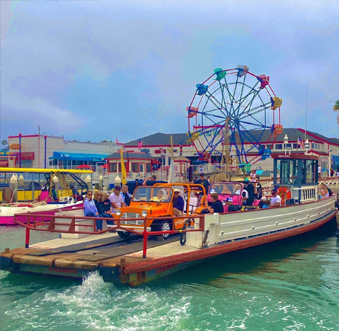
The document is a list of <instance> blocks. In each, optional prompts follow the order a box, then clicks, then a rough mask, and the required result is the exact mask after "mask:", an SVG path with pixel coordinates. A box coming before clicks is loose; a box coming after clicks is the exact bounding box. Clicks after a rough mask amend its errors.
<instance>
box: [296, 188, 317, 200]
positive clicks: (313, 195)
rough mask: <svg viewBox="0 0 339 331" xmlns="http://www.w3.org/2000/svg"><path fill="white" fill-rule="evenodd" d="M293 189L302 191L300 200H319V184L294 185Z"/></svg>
mask: <svg viewBox="0 0 339 331" xmlns="http://www.w3.org/2000/svg"><path fill="white" fill-rule="evenodd" d="M292 190H293V191H300V193H301V199H300V202H310V201H317V200H318V186H316V185H314V186H305V187H293V189H292Z"/></svg>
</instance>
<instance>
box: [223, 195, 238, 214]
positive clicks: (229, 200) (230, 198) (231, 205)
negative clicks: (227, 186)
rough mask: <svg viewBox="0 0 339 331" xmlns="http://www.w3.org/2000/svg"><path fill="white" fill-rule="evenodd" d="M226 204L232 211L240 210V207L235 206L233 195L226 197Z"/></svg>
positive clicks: (229, 210)
mask: <svg viewBox="0 0 339 331" xmlns="http://www.w3.org/2000/svg"><path fill="white" fill-rule="evenodd" d="M226 205H227V206H228V212H229V213H232V212H233V211H238V210H239V209H238V207H237V206H234V204H233V199H232V197H228V198H227V199H226Z"/></svg>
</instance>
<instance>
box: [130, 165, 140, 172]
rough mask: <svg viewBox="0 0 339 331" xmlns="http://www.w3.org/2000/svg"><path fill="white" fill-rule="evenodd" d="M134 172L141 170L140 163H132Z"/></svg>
mask: <svg viewBox="0 0 339 331" xmlns="http://www.w3.org/2000/svg"><path fill="white" fill-rule="evenodd" d="M132 172H139V163H132Z"/></svg>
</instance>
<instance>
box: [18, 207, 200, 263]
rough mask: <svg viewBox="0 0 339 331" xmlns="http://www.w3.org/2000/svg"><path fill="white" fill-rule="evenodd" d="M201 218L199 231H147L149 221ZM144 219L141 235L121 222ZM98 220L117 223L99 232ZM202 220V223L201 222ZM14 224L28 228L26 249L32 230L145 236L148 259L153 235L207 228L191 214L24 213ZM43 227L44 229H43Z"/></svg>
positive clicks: (195, 215)
mask: <svg viewBox="0 0 339 331" xmlns="http://www.w3.org/2000/svg"><path fill="white" fill-rule="evenodd" d="M17 216H20V217H23V216H26V217H27V223H22V222H20V221H19V220H17ZM31 217H33V222H32V223H31V222H30V218H31ZM37 217H39V218H41V217H42V220H41V221H37V220H36V218H37ZM45 217H50V218H51V220H50V221H47V222H44V218H45ZM56 218H58V219H60V218H61V219H62V218H63V219H70V220H71V223H61V222H56V220H55V219H56ZM195 218H199V219H200V222H199V229H187V230H168V231H148V230H147V220H174V219H195ZM77 219H78V220H84V219H85V220H92V221H93V225H92V224H81V223H76V220H77ZM140 219H142V220H143V221H144V224H143V227H141V226H140V230H141V229H143V232H142V234H140V232H141V231H135V230H133V229H131V228H129V227H125V226H122V225H121V222H122V221H123V222H125V221H135V222H137V221H138V220H140ZM97 220H103V221H113V222H114V223H116V225H115V226H113V227H110V228H109V229H107V230H101V231H97V229H96V221H97ZM201 220H202V221H201ZM14 222H15V223H16V224H19V225H21V226H23V227H25V228H26V238H25V248H29V242H30V230H34V231H45V232H58V233H72V234H88V235H98V234H103V233H107V232H113V231H117V230H119V229H120V230H122V231H126V232H130V233H134V234H137V235H142V236H143V257H144V258H146V255H147V238H148V236H152V235H163V234H176V233H186V232H197V231H200V232H202V231H204V226H205V219H204V215H200V214H190V215H182V216H163V217H147V218H143V217H139V218H124V219H120V218H110V217H95V218H93V216H92V217H91V216H66V215H57V216H50V215H43V214H34V213H22V214H16V215H14ZM41 226H43V227H44V228H41ZM58 226H68V227H69V228H68V230H62V229H56V227H58ZM76 226H77V227H79V228H80V227H86V228H88V227H90V228H93V231H79V230H76V228H75V227H76Z"/></svg>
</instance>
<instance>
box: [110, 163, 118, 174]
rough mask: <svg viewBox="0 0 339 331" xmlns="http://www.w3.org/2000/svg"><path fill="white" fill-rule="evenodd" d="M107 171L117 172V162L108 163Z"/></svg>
mask: <svg viewBox="0 0 339 331" xmlns="http://www.w3.org/2000/svg"><path fill="white" fill-rule="evenodd" d="M109 172H117V164H116V163H110V164H109Z"/></svg>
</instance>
